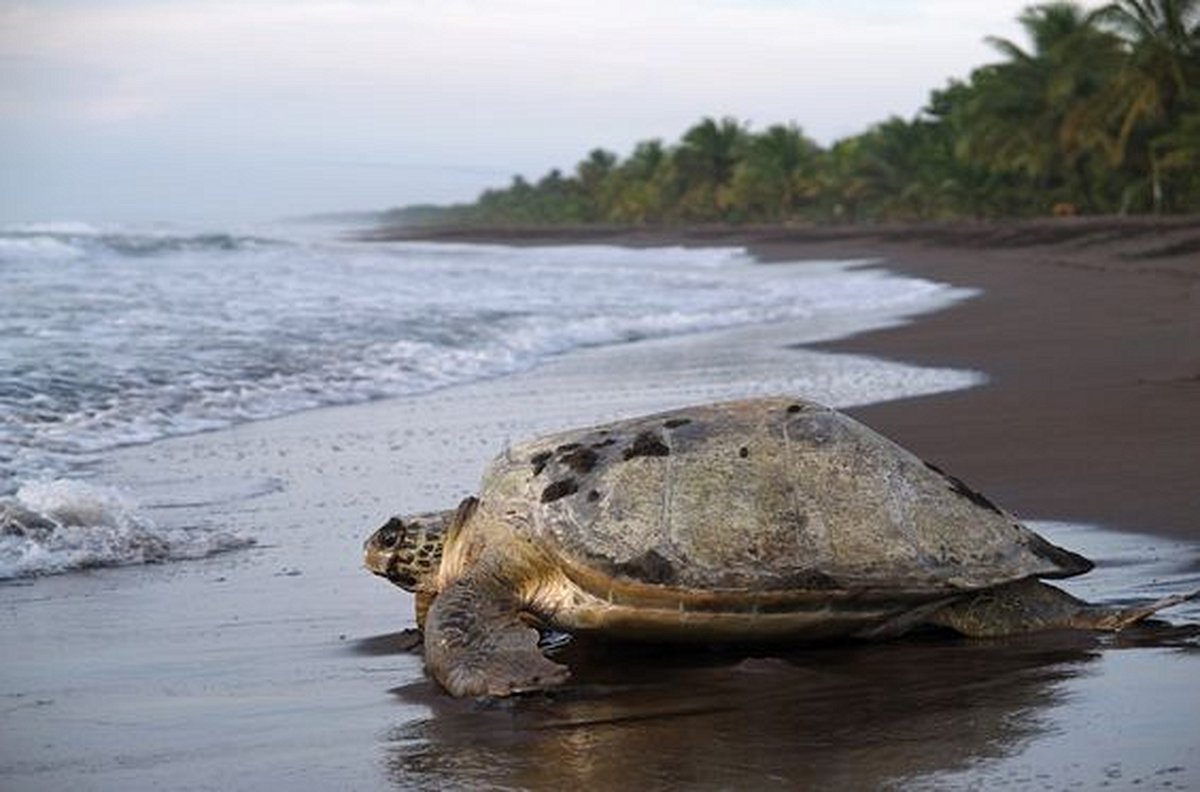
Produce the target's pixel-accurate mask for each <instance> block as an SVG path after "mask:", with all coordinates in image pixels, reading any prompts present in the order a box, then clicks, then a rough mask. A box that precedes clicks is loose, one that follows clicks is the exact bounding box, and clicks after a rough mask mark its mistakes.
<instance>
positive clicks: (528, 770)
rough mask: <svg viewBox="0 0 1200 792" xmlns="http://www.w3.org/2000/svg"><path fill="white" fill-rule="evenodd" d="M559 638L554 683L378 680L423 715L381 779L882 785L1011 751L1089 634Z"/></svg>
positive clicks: (403, 784) (447, 784)
mask: <svg viewBox="0 0 1200 792" xmlns="http://www.w3.org/2000/svg"><path fill="white" fill-rule="evenodd" d="M571 651H572V652H573V653H574V654H575V656H573V657H571V658H569V660H570V662H571V663H572V665H573V667H575V668H576V671H577V673H576V683H575V684H574V685H573V686H571V687H570V688H568V689H566V690H564V691H562V692H561V693H558V694H556V695H554V696H547V697H533V698H526V699H520V700H516V701H510V702H500V703H491V704H482V703H478V702H463V701H455V700H453V699H450V698H449V697H446V696H444V695H442V694H440V693H439V692H438V691H436V690H435V689H434V687H433V685H432V683H428V682H422V683H417V684H414V685H410V686H407V687H405V688H402V689H399V690H397V691H395V692H396V693H397V695H399V696H400V697H401V698H402V699H404V700H405V701H406V702H408V703H421V704H423V705H425V706H427V707H428V708H429V709H430V711H431V714H430V716H429V717H427V718H425V719H422V720H417V721H410V722H406V723H403V724H400V725H397V726H396V727H395V728H394V729H393V730H392V731H391V732H390V733H389V734H388V735H386V738H385V755H384V761H385V763H386V766H387V772H388V775H389V777H390V778H391V779H392V781H393V782H394V783H395V784H396V786H397V787H399V788H404V789H415V788H475V787H481V786H488V787H509V788H533V789H538V788H567V789H569V788H572V787H574V788H587V789H602V788H621V787H626V788H665V787H674V786H687V787H704V788H711V787H741V786H746V785H748V784H754V785H755V786H770V785H777V786H781V787H784V788H797V787H809V786H811V787H824V788H875V787H879V786H887V785H889V784H893V783H898V782H901V781H903V780H904V779H906V778H913V777H916V776H919V775H925V774H928V773H932V772H938V771H946V770H954V769H960V768H963V767H966V766H967V765H968V764H970V763H973V762H976V761H979V760H985V759H992V758H996V757H1000V756H1003V755H1005V754H1006V753H1008V752H1011V751H1014V750H1016V749H1017V748H1018V747H1020V746H1021V745H1022V744H1024V743H1025V742H1026V741H1028V740H1029V739H1031V738H1033V737H1035V736H1036V735H1037V734H1038V733H1039V731H1040V730H1041V729H1043V728H1044V724H1043V723H1042V722H1041V721H1040V719H1039V713H1041V712H1042V711H1044V710H1045V709H1046V708H1049V707H1052V706H1054V705H1055V703H1056V702H1057V701H1058V699H1059V698H1060V697H1061V695H1062V692H1061V683H1062V682H1063V681H1064V680H1066V679H1070V678H1072V677H1075V676H1078V675H1081V674H1084V673H1086V671H1087V668H1088V666H1089V664H1090V663H1091V662H1092V661H1094V660H1095V658H1096V657H1097V651H1098V647H1097V644H1096V642H1095V641H1094V640H1093V639H1091V638H1090V637H1087V636H1079V635H1054V636H1039V637H1037V638H1036V639H1028V638H1027V639H1022V640H1019V641H1008V642H1004V643H979V642H976V643H970V642H961V641H955V640H952V639H942V638H928V639H923V640H911V641H904V642H896V643H891V644H883V645H865V646H859V645H853V646H831V647H824V648H818V649H812V650H808V651H803V652H796V653H792V654H788V655H786V656H779V657H770V656H764V657H740V658H739V657H736V656H731V655H727V654H707V653H703V652H702V653H700V654H699V656H697V655H696V654H694V653H693V654H682V653H675V654H674V655H672V654H669V653H664V652H663V651H662V650H661V649H660V650H654V649H650V648H630V647H612V646H610V647H603V646H601V647H585V648H581V647H574V648H573V649H572V650H571ZM582 655H587V656H586V657H584V656H582Z"/></svg>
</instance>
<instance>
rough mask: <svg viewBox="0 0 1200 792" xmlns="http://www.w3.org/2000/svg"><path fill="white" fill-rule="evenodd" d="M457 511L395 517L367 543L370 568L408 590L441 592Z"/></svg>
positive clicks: (368, 565) (366, 550)
mask: <svg viewBox="0 0 1200 792" xmlns="http://www.w3.org/2000/svg"><path fill="white" fill-rule="evenodd" d="M454 515H455V510H453V509H451V510H450V511H445V512H430V513H428V514H415V515H409V516H404V517H393V518H392V519H390V520H388V521H387V522H386V523H384V525H383V527H381V528H379V530H377V531H375V533H373V534H371V536H370V537H369V538H368V539H367V541H366V543H365V544H364V545H363V556H364V558H363V563H364V565H365V566H366V568H367V569H368V570H369V571H371V572H373V573H375V574H376V575H379V576H381V577H385V578H387V579H388V580H390V581H392V582H393V583H395V584H396V585H397V586H399V587H400V588H402V589H404V590H406V591H412V592H421V593H430V594H433V593H436V592H437V573H438V567H439V566H440V565H441V562H442V545H443V543H444V542H445V539H446V531H447V529H448V528H449V527H450V523H451V522H452V521H453V519H454Z"/></svg>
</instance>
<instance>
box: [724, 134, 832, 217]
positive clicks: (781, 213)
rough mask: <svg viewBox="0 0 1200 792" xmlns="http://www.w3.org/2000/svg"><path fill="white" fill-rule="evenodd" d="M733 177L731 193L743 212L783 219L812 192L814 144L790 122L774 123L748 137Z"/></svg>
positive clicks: (814, 170) (753, 215) (815, 148)
mask: <svg viewBox="0 0 1200 792" xmlns="http://www.w3.org/2000/svg"><path fill="white" fill-rule="evenodd" d="M744 151H745V153H744V156H743V158H742V159H741V161H740V162H739V163H738V165H737V167H736V169H735V171H734V176H733V180H732V184H731V187H732V197H733V200H734V201H735V202H736V203H737V204H738V207H739V209H740V210H741V211H743V212H744V213H747V214H748V215H750V216H752V217H754V218H763V219H769V220H775V221H782V220H786V219H787V218H788V217H789V216H790V215H791V214H792V213H793V212H794V211H795V210H796V209H797V208H798V206H799V203H800V200H801V199H802V198H805V197H809V198H811V197H812V195H813V194H814V192H815V179H814V177H815V175H816V164H817V151H818V148H817V144H816V143H814V142H813V141H811V140H809V139H808V138H806V137H805V136H804V133H803V132H802V131H801V130H800V127H798V126H796V125H795V124H794V123H793V124H775V125H774V126H771V127H769V128H767V130H766V131H765V132H763V133H762V134H759V135H752V136H750V137H749V138H748V140H747V141H746V144H745V148H744Z"/></svg>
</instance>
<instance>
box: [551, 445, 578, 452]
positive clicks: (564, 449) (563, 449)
mask: <svg viewBox="0 0 1200 792" xmlns="http://www.w3.org/2000/svg"><path fill="white" fill-rule="evenodd" d="M579 446H580V444H579V443H563V444H562V445H560V446H559V447H558V448H556V449H554V451H555V453H558V454H563V453H566V452H568V451H574V450H575V449H576V448H579Z"/></svg>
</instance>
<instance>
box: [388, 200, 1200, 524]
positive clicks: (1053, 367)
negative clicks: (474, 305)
mask: <svg viewBox="0 0 1200 792" xmlns="http://www.w3.org/2000/svg"><path fill="white" fill-rule="evenodd" d="M366 237H367V238H370V239H376V240H387V239H391V240H398V239H411V240H426V241H458V242H481V243H485V242H486V243H496V244H510V245H540V244H592V243H595V244H614V245H631V246H658V245H682V246H711V245H739V246H744V247H746V248H747V250H748V251H749V252H750V253H751V254H753V255H754V256H756V257H757V258H758V259H759V260H761V261H763V262H774V261H797V260H803V259H823V260H828V259H860V258H879V259H882V262H881V264H880V265H879V266H881V267H883V268H885V269H888V270H893V271H895V272H898V273H901V274H906V275H912V276H916V277H922V278H927V279H931V280H936V281H939V282H942V283H948V284H951V285H953V286H962V287H968V288H976V289H980V290H981V291H982V294H981V295H980V296H979V297H976V298H975V299H972V300H969V301H966V302H964V303H960V304H957V305H954V306H951V307H950V308H948V309H946V310H943V311H939V312H936V313H933V314H927V315H923V316H921V317H919V318H918V319H916V320H915V321H912V322H909V323H907V324H905V325H902V326H899V327H893V328H888V329H884V330H878V331H868V332H866V333H862V334H858V335H855V336H853V337H851V338H847V339H843V340H839V341H832V342H828V343H821V344H816V345H812V346H811V348H813V349H817V350H826V351H834V352H852V353H859V354H867V355H873V356H877V357H882V358H885V359H890V360H897V361H902V362H911V363H914V364H918V365H926V366H944V367H953V368H960V369H972V370H978V371H982V372H983V373H984V374H986V375H987V377H988V382H987V383H986V384H985V385H984V386H983V387H979V388H971V389H969V390H965V391H955V392H951V393H945V394H940V395H933V396H924V397H917V398H912V399H905V400H901V401H895V402H887V403H881V404H875V405H871V406H867V407H860V408H855V409H851V410H849V411H848V412H850V413H852V414H854V415H855V416H856V417H858V418H860V419H861V420H863V421H864V422H866V423H867V424H869V425H871V426H873V427H874V428H876V429H878V430H879V431H881V432H883V433H884V434H886V435H888V436H890V437H892V438H893V439H895V440H896V441H898V442H900V443H901V444H902V445H905V446H907V447H909V448H911V449H912V450H913V451H914V452H916V453H918V454H920V455H922V456H924V457H926V458H930V459H934V460H938V461H939V463H940V464H943V465H944V466H945V467H946V468H947V469H949V470H954V471H955V472H956V475H959V476H960V477H961V478H964V479H965V480H967V481H969V482H970V483H971V484H972V486H975V487H977V488H979V489H980V490H982V491H984V492H988V493H991V494H993V495H994V496H995V497H996V499H997V500H998V501H999V502H1000V503H1003V504H1005V506H1006V507H1008V508H1009V509H1011V510H1012V511H1014V512H1015V513H1017V514H1018V515H1020V516H1032V517H1036V518H1039V519H1062V520H1073V521H1081V522H1088V523H1093V524H1097V525H1103V526H1107V527H1111V528H1117V529H1120V530H1127V531H1135V532H1140V533H1149V534H1160V535H1165V536H1172V537H1187V538H1192V539H1197V538H1200V523H1198V522H1197V519H1196V515H1197V514H1198V513H1200V420H1197V418H1196V415H1195V413H1196V407H1197V405H1200V218H1196V217H1181V218H1180V217H1176V218H1144V217H1142V218H1128V219H1119V218H1055V219H1046V220H1030V221H1011V222H1004V223H978V224H971V223H962V224H943V225H939V224H930V225H926V226H920V225H913V226H890V227H880V228H868V229H858V228H812V229H803V228H747V229H741V228H699V229H680V230H664V231H648V230H638V229H613V228H594V229H588V228H573V229H536V228H535V229H425V230H392V231H386V230H381V231H378V232H374V233H371V234H368V235H366Z"/></svg>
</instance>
